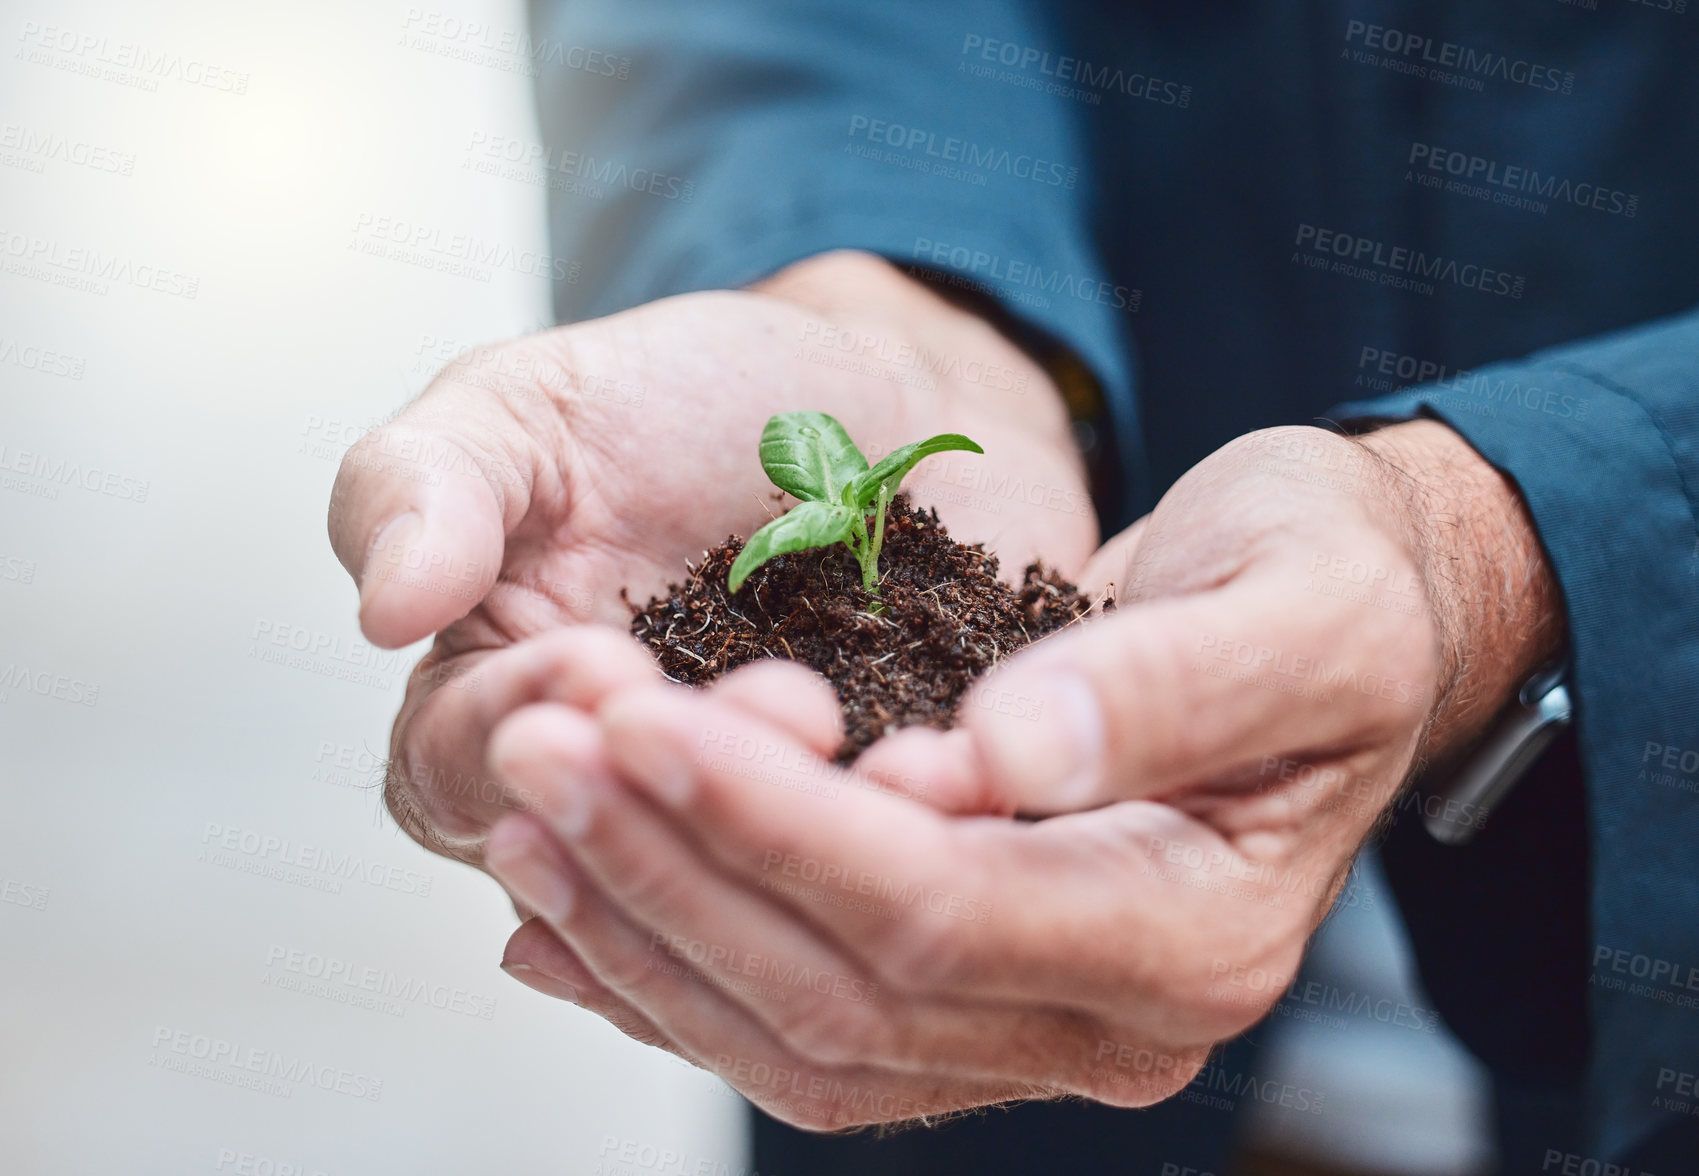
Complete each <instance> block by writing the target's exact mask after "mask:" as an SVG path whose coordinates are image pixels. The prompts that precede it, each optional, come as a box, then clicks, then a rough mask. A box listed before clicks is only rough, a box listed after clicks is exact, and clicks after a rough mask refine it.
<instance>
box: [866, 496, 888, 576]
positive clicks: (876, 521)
mask: <svg viewBox="0 0 1699 1176" xmlns="http://www.w3.org/2000/svg"><path fill="white" fill-rule="evenodd" d="M889 499H890V492H889V491H888V490H886V489H885V487H884V486H883V485H881V486H880V487H879V503H878V505H877V506H875V507H874V508H873V509H874V515H873V543H872V548H873V551H872V554H871V555H870V556H869V557H868V560H867V563H868V567H869V568H871V569H872V572H873V578H874V579H875V580H877V579H878V578H879V549H880V548H882V547H884V546H885V507H886V506H887V505H888V503H889ZM863 575H864V576H865V575H866V573H865V572H864V573H863ZM867 590H868V591H869V592H872V593H874V595H878V593H877V591H876V590H875V589H874V588H872V587H871V586H869V588H868V589H867Z"/></svg>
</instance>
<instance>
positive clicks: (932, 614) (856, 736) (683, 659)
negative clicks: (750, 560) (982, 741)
mask: <svg viewBox="0 0 1699 1176" xmlns="http://www.w3.org/2000/svg"><path fill="white" fill-rule="evenodd" d="M742 549H743V541H742V540H741V539H738V538H737V537H735V536H733V537H732V538H729V539H727V540H726V541H725V542H724V543H722V544H720V545H719V546H718V547H716V548H714V549H713V550H712V551H709V552H706V553H705V555H704V557H703V560H702V562H701V564H700V565H698V566H697V567H694V568H689V571H690V578H689V579H687V580H686V581H685V582H684V583H683V584H674V585H672V586H671V592H670V594H669V595H668V596H667V597H666V599H664V600H662V599H653V600H650V601H649V603H648V604H647V605H645V606H643V607H641V608H639V607H637V606H636V605H633V606H632V612H633V614H634V615H633V616H632V620H631V632H632V635H633V636H635V637H636V638H637V639H638V640H639V641H642V642H643V643H644V644H645V645H647V646H648V647H649V648H650V649H651V650H653V651H654V653H655V655H656V656H657V657H658V658H659V659H660V662H661V668H662V669H663V670H664V671H665V672H666V674H667V676H668V677H670V678H672V679H673V680H675V681H678V682H683V683H686V684H688V685H692V686H700V685H705V684H706V683H708V682H711V681H713V680H714V679H715V678H717V677H719V676H720V675H721V674H723V673H725V672H726V671H728V670H731V669H735V668H736V667H738V666H741V665H743V664H745V663H746V662H752V661H756V660H758V659H760V658H764V657H788V658H790V659H791V660H793V661H798V662H801V663H802V664H803V665H806V666H808V667H810V668H811V669H814V670H818V671H819V672H820V673H821V674H824V675H825V676H826V677H827V678H828V679H829V680H830V681H831V683H832V685H833V687H835V688H836V690H837V692H838V699H839V701H841V702H842V703H843V707H844V732H845V735H844V742H843V746H842V747H841V748H839V750H838V754H837V759H838V762H840V763H848V762H849V761H850V760H853V759H854V758H855V757H856V756H857V755H859V754H860V753H861V752H862V750H863V749H865V748H866V747H867V746H868V745H869V744H871V743H872V742H873V741H874V740H876V739H878V738H879V737H880V736H882V735H884V734H886V733H887V732H889V731H894V730H896V729H897V728H898V727H905V726H909V725H912V724H917V723H925V724H927V725H929V726H933V727H939V728H948V727H950V726H951V725H952V724H953V723H954V721H955V715H956V708H957V705H958V704H959V703H960V702H961V700H962V697H963V695H964V694H965V693H966V692H967V689H968V687H969V685H970V684H971V683H972V682H973V680H974V679H975V678H976V677H978V676H979V675H980V674H982V673H984V672H985V671H986V670H989V669H990V668H991V667H992V666H994V665H996V664H997V663H998V662H999V661H1001V660H1002V659H1003V658H1006V657H1008V656H1009V655H1010V654H1012V653H1014V652H1015V651H1016V650H1018V649H1020V648H1021V647H1022V646H1023V645H1026V644H1028V643H1029V642H1032V641H1036V640H1038V639H1039V638H1040V637H1043V636H1045V635H1047V634H1049V633H1054V632H1055V631H1056V630H1058V629H1060V628H1062V627H1063V626H1065V625H1068V624H1071V623H1073V622H1074V621H1077V620H1080V619H1081V618H1083V617H1084V616H1085V615H1086V614H1087V613H1089V612H1091V611H1092V607H1093V606H1092V602H1091V601H1089V600H1087V599H1086V598H1085V597H1083V596H1081V595H1080V594H1079V592H1078V591H1077V590H1076V589H1075V587H1074V585H1072V584H1070V583H1068V582H1067V581H1065V580H1063V579H1061V577H1059V576H1058V575H1057V574H1056V573H1055V572H1054V571H1046V570H1045V569H1044V568H1043V567H1042V566H1041V565H1039V564H1031V565H1029V566H1028V567H1027V569H1026V576H1025V579H1024V582H1023V583H1022V585H1021V587H1020V588H1019V589H1018V590H1016V589H1011V588H1009V587H1008V586H1007V585H1005V584H1004V583H1002V582H1001V581H1000V580H998V579H997V557H996V556H994V555H991V554H989V553H987V552H986V551H985V549H984V548H983V547H981V546H980V545H978V544H974V545H971V546H969V545H966V544H961V543H957V542H956V541H955V540H953V539H951V538H950V537H949V535H948V534H947V533H946V532H945V530H944V528H943V526H941V525H940V524H939V522H938V514H937V512H936V511H930V510H929V511H919V510H913V509H911V508H910V506H909V504H908V500H907V497H906V496H905V495H898V497H897V498H896V500H895V501H894V502H893V503H892V504H891V507H890V513H889V516H888V517H887V521H886V524H885V545H884V550H883V552H882V553H881V556H880V561H879V564H880V571H881V572H882V573H883V577H884V578H883V580H882V582H881V584H880V592H879V597H878V600H879V601H880V602H882V603H883V604H884V606H885V608H884V611H882V612H878V613H875V612H872V611H870V607H869V606H870V605H872V604H873V603H874V598H872V597H870V596H869V595H868V594H867V593H866V592H865V591H863V590H862V587H861V572H860V569H859V568H858V567H857V566H856V562H855V559H854V558H853V557H852V556H851V555H850V554H849V552H848V551H847V550H845V549H844V548H843V546H842V545H838V544H834V545H833V546H832V547H830V548H821V549H816V550H813V551H800V552H795V553H792V554H790V555H782V556H779V557H778V558H776V559H773V560H771V561H769V562H768V563H766V564H764V565H762V566H761V567H760V568H759V569H757V570H756V571H755V572H754V573H753V574H752V575H751V576H750V577H749V579H748V580H747V581H745V583H744V584H743V586H742V588H740V589H739V590H738V592H737V594H736V595H735V596H734V595H732V594H730V593H728V592H727V591H726V576H727V574H728V573H729V572H730V571H731V565H732V561H733V560H734V559H736V558H737V554H738V552H739V551H741V550H742ZM687 567H688V565H687ZM1104 607H1106V608H1113V607H1114V605H1113V603H1106V604H1105V605H1104Z"/></svg>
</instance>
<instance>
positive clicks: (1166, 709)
mask: <svg viewBox="0 0 1699 1176" xmlns="http://www.w3.org/2000/svg"><path fill="white" fill-rule="evenodd" d="M1269 596H1270V594H1269V593H1266V592H1263V591H1260V590H1258V588H1257V587H1256V586H1255V585H1250V584H1244V585H1232V586H1228V587H1224V588H1217V589H1211V590H1209V591H1205V592H1198V593H1192V594H1187V595H1181V596H1169V597H1162V598H1159V599H1157V600H1153V601H1149V602H1146V603H1137V604H1133V605H1130V606H1124V607H1122V608H1121V609H1119V610H1117V611H1116V612H1114V613H1111V614H1110V615H1109V616H1107V617H1105V618H1103V619H1101V620H1098V621H1093V622H1087V623H1085V624H1083V625H1078V626H1075V627H1073V628H1072V629H1070V630H1068V631H1066V632H1062V633H1058V634H1056V635H1055V636H1052V637H1049V638H1045V639H1044V640H1042V641H1040V642H1039V643H1038V644H1037V645H1034V646H1031V647H1029V648H1028V649H1027V650H1024V651H1022V652H1021V653H1019V654H1017V655H1016V656H1015V657H1013V658H1011V659H1009V661H1008V662H1007V663H1006V664H1005V665H1004V666H1003V667H1001V668H999V669H998V670H997V671H995V672H994V673H993V674H991V675H990V676H988V677H987V678H986V679H985V680H984V682H982V683H980V684H978V685H976V686H974V687H973V688H972V695H971V697H970V699H969V700H968V702H969V703H971V705H964V706H963V707H962V710H961V714H962V724H961V725H962V726H963V727H965V728H966V729H967V730H968V731H969V732H970V734H971V736H972V738H973V742H974V754H975V759H976V762H977V764H978V765H979V768H980V770H981V771H982V772H983V773H984V774H985V776H986V784H987V787H988V789H989V790H990V791H991V793H992V795H993V796H994V797H996V798H997V800H999V801H1000V802H1001V803H1003V804H1006V805H1011V806H1013V807H1014V808H1015V809H1017V810H1018V811H1021V812H1027V813H1057V812H1070V811H1075V810H1078V809H1085V808H1092V807H1096V806H1098V805H1103V804H1109V803H1112V802H1114V801H1119V800H1130V799H1135V798H1146V799H1154V798H1159V797H1161V796H1163V795H1165V794H1168V793H1171V792H1172V791H1174V790H1175V789H1177V788H1179V787H1181V786H1183V785H1186V784H1189V783H1194V782H1197V781H1201V780H1207V779H1211V778H1214V777H1216V776H1219V775H1221V774H1223V773H1226V772H1228V771H1230V770H1232V769H1233V768H1236V767H1239V766H1241V765H1243V764H1244V763H1245V762H1247V760H1248V759H1249V758H1251V757H1253V756H1255V755H1258V754H1260V753H1261V750H1262V749H1263V748H1264V747H1265V746H1266V745H1268V744H1269V743H1270V742H1272V741H1275V740H1279V741H1282V742H1287V741H1294V742H1296V743H1299V744H1305V743H1309V742H1311V741H1318V740H1323V739H1326V738H1328V737H1330V736H1331V734H1332V732H1331V730H1330V728H1332V727H1334V726H1337V722H1338V718H1339V716H1337V714H1336V713H1335V714H1333V715H1331V716H1330V712H1338V711H1339V710H1340V709H1341V708H1338V707H1329V706H1327V705H1326V696H1325V692H1323V691H1321V690H1314V691H1307V690H1305V689H1304V688H1303V687H1304V685H1305V684H1304V682H1303V679H1302V674H1303V673H1306V672H1308V667H1312V666H1314V665H1316V664H1319V663H1318V661H1317V659H1316V658H1315V657H1314V656H1313V655H1314V653H1316V652H1317V651H1318V650H1319V649H1321V648H1325V644H1324V643H1323V638H1324V637H1325V635H1324V634H1320V633H1311V634H1308V635H1306V634H1305V633H1303V632H1301V631H1297V630H1301V629H1302V628H1303V627H1304V624H1303V622H1302V621H1301V620H1297V619H1296V618H1293V617H1291V616H1289V615H1285V614H1283V613H1282V612H1281V611H1279V610H1278V609H1277V606H1276V605H1274V604H1272V603H1271V602H1270V600H1269ZM1295 650H1302V651H1304V652H1303V654H1302V655H1301V656H1298V657H1297V658H1296V659H1295V658H1294V655H1293V651H1295ZM1294 666H1297V667H1299V672H1297V673H1294V672H1293V667H1294ZM1285 677H1291V678H1292V679H1293V680H1292V682H1291V683H1288V682H1286V681H1285V680H1284V678H1285ZM1276 679H1279V680H1276Z"/></svg>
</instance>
